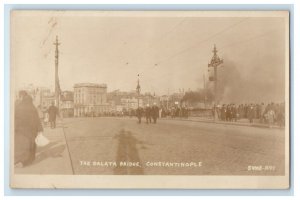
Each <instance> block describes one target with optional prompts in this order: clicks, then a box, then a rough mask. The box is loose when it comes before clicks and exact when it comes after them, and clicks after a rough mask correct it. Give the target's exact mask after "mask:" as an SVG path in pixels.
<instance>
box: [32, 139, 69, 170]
mask: <svg viewBox="0 0 300 200" xmlns="http://www.w3.org/2000/svg"><path fill="white" fill-rule="evenodd" d="M55 145H56V143H54V142H53V143H50V144H48V145H47V146H45V147H42V148H39V149H38V152H41V153H40V154H38V155H37V156H36V159H35V160H34V162H33V163H32V165H35V164H37V163H39V162H41V161H43V160H45V159H47V158H57V157H62V155H61V154H62V153H63V151H64V150H65V148H66V145H65V144H61V145H58V146H55ZM54 146H55V147H54Z"/></svg>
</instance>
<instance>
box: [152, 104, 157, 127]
mask: <svg viewBox="0 0 300 200" xmlns="http://www.w3.org/2000/svg"><path fill="white" fill-rule="evenodd" d="M151 116H152V119H153V123H154V124H156V120H157V118H158V116H159V109H158V107H157V105H156V104H154V105H153V106H152V108H151Z"/></svg>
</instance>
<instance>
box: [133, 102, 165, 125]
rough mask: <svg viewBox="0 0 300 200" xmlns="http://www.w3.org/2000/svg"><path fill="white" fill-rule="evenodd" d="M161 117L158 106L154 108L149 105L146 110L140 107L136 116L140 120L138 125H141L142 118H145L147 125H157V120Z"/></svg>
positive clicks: (154, 105)
mask: <svg viewBox="0 0 300 200" xmlns="http://www.w3.org/2000/svg"><path fill="white" fill-rule="evenodd" d="M159 115H160V109H159V108H158V106H157V105H156V104H153V106H150V105H149V104H147V105H146V107H145V108H142V107H138V108H137V110H136V116H137V118H138V123H139V124H140V123H141V122H142V117H143V116H144V117H145V119H146V123H147V124H149V123H150V124H151V123H154V124H156V121H157V118H159Z"/></svg>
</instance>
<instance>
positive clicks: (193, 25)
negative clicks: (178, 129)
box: [12, 12, 285, 100]
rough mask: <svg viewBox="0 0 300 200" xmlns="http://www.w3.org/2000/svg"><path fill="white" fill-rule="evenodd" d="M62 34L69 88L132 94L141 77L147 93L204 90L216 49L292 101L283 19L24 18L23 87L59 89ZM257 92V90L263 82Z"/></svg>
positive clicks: (18, 78)
mask: <svg viewBox="0 0 300 200" xmlns="http://www.w3.org/2000/svg"><path fill="white" fill-rule="evenodd" d="M56 35H58V37H59V41H60V42H61V45H60V46H59V49H60V59H59V78H60V85H61V88H62V90H72V88H73V85H74V84H75V83H80V82H91V83H106V84H107V86H108V91H112V90H116V89H120V90H122V91H130V90H134V89H135V88H136V84H137V75H138V74H139V75H140V83H141V88H142V92H143V93H144V92H152V93H153V92H156V93H157V94H166V93H167V92H168V90H169V92H170V93H171V92H178V90H179V88H184V89H185V90H188V89H189V88H190V89H191V90H196V89H198V88H202V87H203V73H206V77H207V64H208V62H209V60H210V59H211V57H212V48H213V45H214V44H216V46H217V49H218V54H219V56H220V57H222V58H224V69H225V68H226V63H230V64H232V65H234V66H235V68H236V69H237V70H238V74H239V76H240V77H241V79H243V80H250V82H251V81H253V82H256V83H257V82H259V83H260V84H264V83H265V82H268V83H267V85H266V86H267V87H270V86H273V87H274V88H275V89H274V88H273V89H272V88H270V90H271V91H270V92H271V93H272V95H271V96H270V98H274V99H275V100H277V99H280V98H283V96H284V82H285V80H284V72H285V68H284V66H285V39H284V38H285V29H284V20H283V18H277V17H272V18H261V17H255V18H254V17H248V18H246V17H187V16H186V17H180V16H176V17H167V16H164V17H143V16H131V17H124V16H123V17H116V16H109V15H102V16H93V15H91V14H83V15H80V16H79V15H76V14H70V13H68V14H66V13H64V12H47V13H43V14H41V13H37V14H34V13H30V12H27V13H26V12H23V13H19V14H16V15H15V16H13V23H12V50H13V58H12V64H13V66H14V69H15V79H14V80H15V84H16V86H17V87H22V86H24V85H27V84H29V83H32V84H34V85H37V86H51V87H53V85H54V52H55V48H54V45H53V42H54V41H55V36H56ZM227 61H228V62H227ZM256 85H257V84H256ZM255 87H257V88H255ZM255 87H254V88H253V87H252V88H251V90H260V88H261V85H259V84H258V85H257V86H255ZM245 90H249V89H247V88H246V89H245Z"/></svg>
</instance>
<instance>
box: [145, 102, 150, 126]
mask: <svg viewBox="0 0 300 200" xmlns="http://www.w3.org/2000/svg"><path fill="white" fill-rule="evenodd" d="M145 115H146V123H147V124H148V123H149V122H150V124H151V108H150V106H149V104H147V107H146V110H145Z"/></svg>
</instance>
